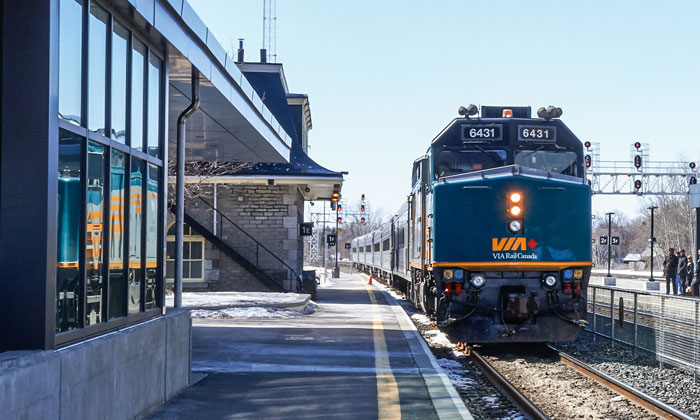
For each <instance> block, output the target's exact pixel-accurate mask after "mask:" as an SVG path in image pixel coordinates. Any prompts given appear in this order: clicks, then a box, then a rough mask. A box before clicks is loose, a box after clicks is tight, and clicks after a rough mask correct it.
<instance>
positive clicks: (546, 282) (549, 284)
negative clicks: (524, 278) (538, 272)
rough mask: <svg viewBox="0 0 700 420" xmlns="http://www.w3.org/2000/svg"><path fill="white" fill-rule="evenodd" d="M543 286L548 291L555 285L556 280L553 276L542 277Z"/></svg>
mask: <svg viewBox="0 0 700 420" xmlns="http://www.w3.org/2000/svg"><path fill="white" fill-rule="evenodd" d="M544 285H545V286H547V287H548V288H550V289H551V288H553V287H554V286H556V285H557V278H556V277H555V276H554V275H553V274H547V275H546V276H545V277H544Z"/></svg>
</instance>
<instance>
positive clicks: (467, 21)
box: [189, 0, 700, 216]
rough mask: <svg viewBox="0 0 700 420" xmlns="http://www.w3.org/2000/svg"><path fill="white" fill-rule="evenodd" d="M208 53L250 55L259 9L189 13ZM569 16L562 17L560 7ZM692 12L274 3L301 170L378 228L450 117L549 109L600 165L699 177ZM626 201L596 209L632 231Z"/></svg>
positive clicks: (602, 4) (648, 5) (632, 205)
mask: <svg viewBox="0 0 700 420" xmlns="http://www.w3.org/2000/svg"><path fill="white" fill-rule="evenodd" d="M189 1H190V3H191V4H192V6H193V7H194V8H195V10H196V11H197V13H199V15H200V16H201V18H202V19H203V20H204V22H205V23H206V24H207V25H208V26H209V27H210V28H211V29H212V31H213V32H214V34H215V35H216V36H217V38H218V39H219V40H220V41H221V43H222V44H223V45H224V46H225V47H226V48H229V47H231V46H233V45H234V44H235V43H236V42H237V41H236V39H237V38H245V46H246V58H247V60H251V61H257V60H258V58H259V49H260V48H261V46H262V27H263V25H262V15H263V1H262V0H236V1H232V0H189ZM564 3H566V4H564ZM699 21H700V2H697V1H672V2H659V1H635V2H626V1H610V0H608V1H587V2H573V1H570V2H562V1H515V0H512V1H507V0H505V1H500V2H495V1H491V0H483V1H464V0H463V1H444V0H441V1H417V0H404V1H395V0H385V1H365V0H353V1H321V0H316V1H311V0H278V1H277V57H278V60H277V61H278V62H282V63H284V70H285V74H286V76H287V82H288V84H289V87H290V90H291V91H293V92H295V93H307V94H309V97H310V102H311V113H312V119H313V130H312V131H311V132H310V136H309V141H310V144H311V151H310V154H311V157H312V158H314V159H315V160H316V161H317V162H319V163H320V164H322V165H324V166H326V167H328V168H329V169H333V170H347V171H349V172H350V174H349V175H348V176H347V182H346V183H345V186H344V188H343V197H344V198H346V199H348V200H349V201H354V200H356V199H358V198H359V196H360V194H362V193H364V194H367V197H368V200H370V202H371V203H372V205H373V206H374V207H375V208H376V207H381V208H384V209H385V211H386V212H387V213H392V212H394V211H395V210H397V209H398V207H399V205H400V203H401V201H402V200H403V199H405V196H406V195H407V194H408V192H409V177H410V170H411V163H412V162H413V160H414V159H415V158H417V157H418V156H419V155H421V154H422V153H424V152H425V150H426V148H427V147H428V144H429V142H430V140H431V139H432V138H433V137H434V136H435V135H436V134H437V133H438V132H439V131H440V130H441V129H442V128H443V127H444V126H445V125H447V124H448V123H449V121H451V119H452V118H454V117H455V116H456V115H457V113H456V111H457V108H458V107H459V106H460V105H468V104H469V103H475V104H477V105H478V104H487V105H531V106H532V107H533V108H534V109H537V108H538V107H540V106H543V105H544V106H546V105H550V104H553V105H556V106H560V107H561V108H562V109H563V110H564V115H563V117H562V119H563V120H564V121H565V122H566V123H567V125H569V127H570V128H571V129H572V130H573V131H574V132H575V133H576V134H577V135H578V136H579V138H581V140H590V141H593V142H600V143H601V149H602V152H601V159H603V160H618V159H627V158H628V156H629V147H630V144H631V143H633V142H634V141H636V140H639V141H642V142H648V143H650V144H651V156H650V159H651V160H667V161H670V160H678V159H679V157H680V156H681V155H684V156H686V157H689V158H691V159H692V160H695V161H700V141H699V140H700V135H698V132H697V131H696V130H695V127H696V125H697V122H696V121H697V120H698V115H699V114H700V102H699V100H700V95H699V93H700V68H699V67H700V47H698V45H700V44H699V42H700V24H699ZM640 202H641V201H640V200H638V199H636V198H620V197H600V196H596V197H594V211H597V212H605V211H610V210H618V211H622V212H625V213H627V214H628V215H630V216H633V215H634V212H635V209H636V208H637V206H638V204H639V203H640Z"/></svg>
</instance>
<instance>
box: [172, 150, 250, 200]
mask: <svg viewBox="0 0 700 420" xmlns="http://www.w3.org/2000/svg"><path fill="white" fill-rule="evenodd" d="M176 165H177V162H176V161H175V160H171V161H169V162H168V176H169V177H175V176H176ZM251 165H252V164H250V163H241V162H207V161H200V162H185V176H186V177H197V181H196V182H192V178H190V182H186V183H185V200H191V199H195V198H200V197H201V198H205V199H206V198H211V197H212V194H213V189H212V188H211V178H212V177H215V176H222V175H234V174H236V173H238V172H240V171H242V170H243V169H247V168H250V167H251ZM168 205H169V206H173V205H175V180H174V179H172V178H171V179H170V180H169V182H168Z"/></svg>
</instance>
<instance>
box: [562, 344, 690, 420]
mask: <svg viewBox="0 0 700 420" xmlns="http://www.w3.org/2000/svg"><path fill="white" fill-rule="evenodd" d="M549 348H550V349H552V350H553V351H554V352H556V353H557V354H558V355H559V357H560V358H561V361H562V362H563V363H564V364H566V365H567V366H569V367H571V368H573V369H575V370H577V371H578V372H580V373H582V374H583V375H584V376H586V377H588V378H591V379H593V380H595V381H596V382H598V383H599V384H601V385H603V386H605V387H607V388H609V389H610V390H612V391H614V392H616V393H618V394H620V395H623V396H625V397H627V398H628V399H629V400H630V401H632V402H634V403H636V404H639V405H641V406H642V407H644V408H646V409H648V410H649V411H651V412H653V413H654V414H656V415H658V416H659V417H661V418H664V419H681V420H693V419H694V417H691V416H689V415H687V414H685V413H683V412H681V411H679V410H676V409H675V408H673V407H671V406H669V405H668V404H665V403H663V402H661V401H659V400H657V399H656V398H654V397H652V396H650V395H647V394H645V393H643V392H641V391H639V390H636V389H634V388H632V387H630V386H629V385H626V384H624V383H622V382H620V381H618V380H617V379H615V378H613V377H611V376H609V375H607V374H605V373H603V372H601V371H599V370H597V369H595V368H593V367H591V366H589V365H587V364H585V363H584V362H582V361H580V360H578V359H576V358H575V357H573V356H571V355H569V354H566V353H564V352H562V351H559V350H557V349H556V348H554V347H552V346H551V345H550V346H549Z"/></svg>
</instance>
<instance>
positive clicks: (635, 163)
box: [634, 155, 642, 169]
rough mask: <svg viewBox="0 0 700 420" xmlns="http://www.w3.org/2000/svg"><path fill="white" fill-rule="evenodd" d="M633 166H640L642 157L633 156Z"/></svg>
mask: <svg viewBox="0 0 700 420" xmlns="http://www.w3.org/2000/svg"><path fill="white" fill-rule="evenodd" d="M634 167H635V168H637V169H639V168H641V167H642V157H641V156H639V155H635V156H634Z"/></svg>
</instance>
